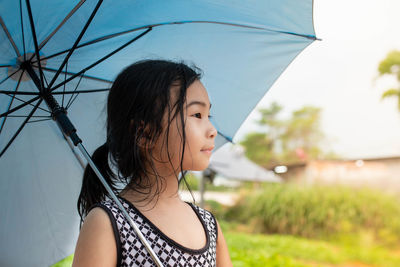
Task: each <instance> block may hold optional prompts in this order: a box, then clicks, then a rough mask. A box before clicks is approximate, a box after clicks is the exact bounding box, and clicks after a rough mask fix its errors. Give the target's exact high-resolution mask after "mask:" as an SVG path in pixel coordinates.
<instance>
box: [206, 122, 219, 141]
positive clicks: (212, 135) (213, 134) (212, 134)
mask: <svg viewBox="0 0 400 267" xmlns="http://www.w3.org/2000/svg"><path fill="white" fill-rule="evenodd" d="M210 125H211V128H210V129H209V132H208V136H209V137H210V138H215V137H217V134H218V132H217V129H216V128H215V127H214V125H213V124H212V123H210Z"/></svg>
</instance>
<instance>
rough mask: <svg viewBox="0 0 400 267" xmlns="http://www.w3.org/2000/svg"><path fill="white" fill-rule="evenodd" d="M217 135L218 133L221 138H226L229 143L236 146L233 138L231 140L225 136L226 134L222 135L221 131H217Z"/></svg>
mask: <svg viewBox="0 0 400 267" xmlns="http://www.w3.org/2000/svg"><path fill="white" fill-rule="evenodd" d="M217 133H218V134H219V135H220V136H222V137H223V138H225V139H226V140H227V141H229V142H231V143H232V144H234V143H233V140H232V138H230V137H229V136H227V135H224V134H223V133H221V132H220V131H217Z"/></svg>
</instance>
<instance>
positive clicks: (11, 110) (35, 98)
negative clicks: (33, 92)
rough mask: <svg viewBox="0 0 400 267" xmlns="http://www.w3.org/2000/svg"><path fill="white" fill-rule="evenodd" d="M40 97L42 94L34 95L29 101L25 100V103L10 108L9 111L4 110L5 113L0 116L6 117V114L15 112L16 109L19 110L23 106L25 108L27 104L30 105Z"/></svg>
mask: <svg viewBox="0 0 400 267" xmlns="http://www.w3.org/2000/svg"><path fill="white" fill-rule="evenodd" d="M39 98H40V96H37V97H34V98H32V99H31V100H29V101H27V102H24V103H23V104H21V105H19V106H17V107H15V108H13V109H10V110H9V111H7V112H4V113H2V114H0V118H2V117H5V116H7V115H8V114H10V113H13V112H14V111H17V110H19V109H21V108H23V107H25V106H27V105H30V104H31V103H32V102H34V101H36V100H38V99H39Z"/></svg>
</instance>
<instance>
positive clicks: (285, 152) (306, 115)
mask: <svg viewBox="0 0 400 267" xmlns="http://www.w3.org/2000/svg"><path fill="white" fill-rule="evenodd" d="M282 109H283V108H282V106H280V105H279V104H278V103H276V102H274V103H272V104H271V105H270V106H269V107H267V108H263V109H260V110H259V112H260V114H261V119H260V120H259V121H257V123H258V124H259V125H260V126H263V128H264V129H265V131H264V132H253V133H249V134H248V135H246V136H245V138H244V139H243V141H241V142H240V144H241V145H243V146H244V147H245V151H246V156H247V157H248V158H249V159H250V160H252V161H254V162H256V163H257V164H260V165H262V166H264V167H267V168H270V167H271V166H275V165H278V164H290V163H297V162H303V161H306V160H309V159H316V158H323V157H324V155H323V152H322V150H321V149H320V142H321V141H322V140H323V138H324V136H323V134H322V132H321V131H320V113H321V109H320V108H316V107H312V106H305V107H303V108H301V109H298V110H295V111H293V113H292V115H291V117H290V118H289V119H286V120H283V119H280V118H279V115H280V112H281V111H282Z"/></svg>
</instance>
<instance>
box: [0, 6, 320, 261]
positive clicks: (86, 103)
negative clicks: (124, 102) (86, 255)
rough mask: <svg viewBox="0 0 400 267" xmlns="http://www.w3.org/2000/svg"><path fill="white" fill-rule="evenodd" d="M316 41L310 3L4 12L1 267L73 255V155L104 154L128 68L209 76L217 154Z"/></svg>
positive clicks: (76, 160)
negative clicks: (110, 94) (170, 68)
mask: <svg viewBox="0 0 400 267" xmlns="http://www.w3.org/2000/svg"><path fill="white" fill-rule="evenodd" d="M314 40H316V37H315V33H314V28H313V21H312V1H311V0H269V1H255V0H253V1H233V2H232V1H216V0H213V1H194V0H193V1H190V0H185V1H178V0H171V1H153V0H147V1H145V2H142V1H128V0H125V1H123V0H118V1H116V0H115V1H104V2H103V1H83V0H82V1H61V0H58V1H44V0H35V1H29V0H26V1H21V0H20V1H15V0H2V1H0V49H1V53H0V170H1V174H0V175H1V179H0V200H1V202H2V206H1V207H0V217H1V218H2V219H1V223H0V240H1V245H0V265H1V266H3V265H4V266H46V265H49V264H52V263H54V262H57V261H58V260H60V259H61V258H63V257H65V256H67V255H68V254H70V253H72V252H73V249H74V246H75V243H76V237H77V235H78V232H79V230H78V225H79V219H78V216H77V211H76V200H77V197H78V194H79V189H80V186H81V177H82V166H84V165H85V164H86V161H85V160H83V159H81V158H80V156H79V154H80V153H79V152H78V151H76V148H74V146H73V145H72V143H75V144H77V143H79V140H80V139H81V140H83V141H84V142H83V143H84V144H85V146H86V149H87V150H88V151H89V152H92V151H93V150H94V149H95V148H96V147H98V146H99V145H101V144H102V143H104V140H105V129H104V122H105V114H104V107H105V100H106V95H107V91H108V89H109V87H110V84H111V82H112V81H113V79H114V78H115V77H116V75H117V74H118V73H119V72H120V71H121V70H122V69H123V68H124V67H126V66H128V65H130V64H131V63H133V62H135V61H137V60H141V59H148V58H153V59H160V58H161V59H170V60H177V61H179V60H184V61H185V62H186V63H188V64H191V63H194V64H195V65H196V66H198V67H199V68H200V69H202V70H203V72H204V75H203V79H202V82H203V84H204V85H205V87H206V88H207V90H208V92H209V96H210V100H211V102H212V103H213V109H212V111H211V113H212V114H213V117H214V121H213V123H214V125H215V126H216V128H217V130H218V133H219V135H218V137H217V140H216V143H217V146H220V145H222V144H223V143H224V142H226V141H229V140H232V138H233V137H234V134H235V133H236V131H237V130H238V128H239V127H240V125H241V123H242V122H243V121H244V120H245V119H246V117H247V116H248V115H249V114H250V112H251V111H252V109H253V108H254V107H255V106H256V105H257V103H258V102H259V101H260V100H261V98H262V97H263V96H264V95H265V93H266V92H267V91H268V89H269V88H270V87H271V86H272V84H273V83H274V82H275V80H276V79H277V78H278V77H279V75H280V74H281V73H282V72H283V71H284V70H285V68H286V67H287V66H288V65H289V64H290V63H291V62H292V61H293V60H294V58H295V57H296V56H297V55H298V54H299V53H300V52H301V51H302V50H303V49H304V48H305V47H307V46H308V45H309V44H311V43H312V42H313V41H314ZM54 120H56V123H55V121H54ZM70 122H72V124H71V123H70ZM60 128H64V130H65V131H64V133H63V132H62V131H60ZM74 129H77V134H78V135H74V133H75V130H74ZM68 136H69V137H68ZM71 137H72V139H71ZM75 155H77V156H75ZM21 251H23V253H21ZM21 254H22V256H21Z"/></svg>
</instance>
